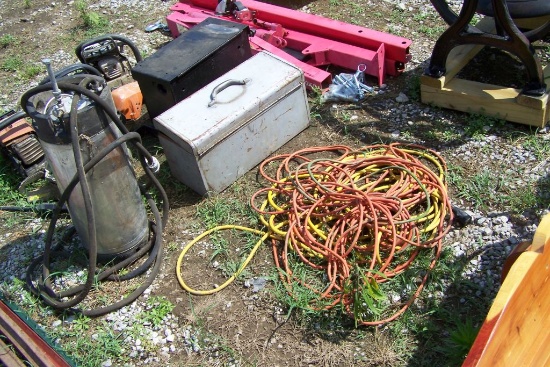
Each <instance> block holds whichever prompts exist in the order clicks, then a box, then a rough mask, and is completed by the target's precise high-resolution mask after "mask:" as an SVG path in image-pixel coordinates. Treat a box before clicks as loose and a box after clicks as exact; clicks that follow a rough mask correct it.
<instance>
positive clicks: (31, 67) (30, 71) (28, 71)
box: [20, 64, 43, 80]
mask: <svg viewBox="0 0 550 367" xmlns="http://www.w3.org/2000/svg"><path fill="white" fill-rule="evenodd" d="M42 71H43V68H42V67H41V66H40V65H37V64H25V65H24V66H23V68H22V69H21V74H20V75H21V78H22V79H24V80H31V79H33V78H34V77H36V76H38V75H39V74H40V73H41V72H42Z"/></svg>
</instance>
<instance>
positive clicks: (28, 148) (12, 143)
mask: <svg viewBox="0 0 550 367" xmlns="http://www.w3.org/2000/svg"><path fill="white" fill-rule="evenodd" d="M25 116H26V114H25V113H22V112H18V113H16V112H14V111H9V112H7V113H5V114H3V115H2V116H0V149H1V150H2V152H3V153H4V154H5V156H6V157H7V158H8V159H9V160H10V161H11V162H12V164H13V165H14V166H15V168H16V170H17V171H18V172H19V173H20V174H21V175H22V176H23V177H26V178H29V177H34V176H37V175H38V176H43V172H44V169H45V167H46V161H45V159H44V151H43V150H42V147H41V146H40V142H39V141H38V139H37V137H36V134H35V132H34V129H33V128H32V126H31V125H30V124H29V123H28V122H27V120H26V119H25Z"/></svg>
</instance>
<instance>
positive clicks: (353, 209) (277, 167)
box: [251, 144, 452, 325]
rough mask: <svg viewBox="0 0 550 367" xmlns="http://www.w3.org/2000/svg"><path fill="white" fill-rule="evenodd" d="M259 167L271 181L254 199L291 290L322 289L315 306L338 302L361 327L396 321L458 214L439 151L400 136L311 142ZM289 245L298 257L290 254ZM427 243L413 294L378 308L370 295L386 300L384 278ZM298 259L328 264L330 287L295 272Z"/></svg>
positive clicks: (418, 289)
mask: <svg viewBox="0 0 550 367" xmlns="http://www.w3.org/2000/svg"><path fill="white" fill-rule="evenodd" d="M327 155H332V156H336V158H327V157H326V156H327ZM430 167H431V168H430ZM434 171H435V172H434ZM268 172H271V173H272V174H269V173H268ZM260 174H261V175H262V176H263V177H264V178H265V179H266V180H267V181H269V182H270V183H271V186H270V187H268V188H264V189H261V190H259V191H258V192H257V193H256V194H255V195H254V196H253V197H252V199H251V202H252V206H253V207H254V209H255V210H256V211H257V212H258V213H260V214H261V220H262V222H263V223H264V225H266V226H267V227H268V228H269V231H270V233H271V237H272V243H273V245H272V246H273V257H274V259H275V264H276V266H277V267H278V269H279V274H280V278H281V280H282V281H283V282H284V283H285V284H286V288H287V291H288V292H289V294H290V295H291V296H295V295H294V294H293V284H296V283H298V284H300V285H301V286H303V287H307V288H309V289H311V290H313V291H314V292H316V293H317V294H318V300H317V301H316V302H315V304H311V308H312V309H314V310H323V309H330V308H332V307H335V306H337V305H342V306H343V308H344V310H345V312H347V313H348V314H349V315H350V316H352V317H354V318H355V321H356V324H362V325H379V324H383V323H386V322H389V321H391V320H394V319H395V318H397V317H398V316H399V315H401V314H402V313H403V312H405V310H406V309H407V308H408V307H409V306H410V305H411V304H412V303H413V302H414V300H415V299H416V298H417V297H418V295H419V294H420V292H421V291H422V289H423V287H424V285H425V284H426V281H427V279H428V276H429V273H430V270H432V269H433V267H434V266H435V264H436V261H437V259H438V258H439V255H440V253H441V246H442V238H443V236H444V235H445V234H446V233H447V232H448V230H449V228H450V224H451V222H452V210H451V205H450V201H449V198H448V196H447V189H446V184H445V176H446V165H445V162H444V160H443V159H442V157H441V156H440V155H439V154H437V153H436V152H434V151H432V150H428V149H426V148H424V147H421V146H418V145H404V144H391V145H372V146H366V147H364V148H362V149H361V150H360V151H353V150H352V149H351V148H349V147H346V146H328V147H314V148H308V149H303V150H300V151H297V152H295V153H293V154H286V155H279V156H275V157H272V158H269V159H267V160H266V161H264V162H263V163H262V164H261V166H260ZM291 251H292V252H294V253H295V254H296V255H297V257H298V258H299V260H298V261H294V262H292V261H291V259H292V258H296V256H289V253H290V252H291ZM422 251H431V253H432V255H431V260H430V262H429V264H428V265H427V268H426V269H425V271H424V274H423V276H422V278H421V280H420V281H419V282H418V283H415V284H413V286H416V290H415V291H414V292H413V293H412V295H411V296H410V298H409V299H408V301H406V302H404V303H400V304H398V305H395V304H393V305H392V304H390V302H389V301H387V300H386V301H385V302H386V304H385V305H384V308H385V309H390V310H391V312H389V313H388V312H383V314H382V313H377V312H375V309H376V307H373V305H374V303H375V302H383V301H382V300H384V296H383V293H381V292H380V288H379V284H381V283H383V282H386V281H388V280H390V279H392V278H393V277H395V276H396V275H398V274H401V273H402V272H404V271H405V270H406V269H408V268H409V267H410V266H411V264H412V263H413V261H414V260H415V259H416V258H417V256H418V255H419V254H420V252H422ZM300 262H301V264H299V263H300ZM302 264H305V265H307V266H309V267H311V268H313V269H315V270H317V271H318V272H319V271H322V272H323V278H324V279H325V280H326V282H327V283H328V285H322V286H319V285H318V282H317V283H316V284H317V287H315V285H314V284H313V283H314V282H313V281H312V282H308V279H303V278H297V277H296V276H294V274H295V271H293V267H296V266H302ZM294 269H295V268H294ZM369 310H370V312H369Z"/></svg>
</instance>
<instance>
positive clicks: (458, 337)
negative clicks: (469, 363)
mask: <svg viewBox="0 0 550 367" xmlns="http://www.w3.org/2000/svg"><path fill="white" fill-rule="evenodd" d="M478 332H479V328H478V327H475V326H474V325H473V323H472V320H471V319H467V320H466V322H464V323H463V322H460V321H457V322H456V326H455V328H454V329H453V330H452V331H451V333H450V335H449V337H448V338H446V339H445V340H444V342H443V345H442V352H443V353H444V354H445V355H447V356H448V358H449V360H448V362H447V363H448V365H449V366H460V365H461V364H462V362H464V359H465V358H466V355H467V354H468V352H469V351H470V348H471V347H472V345H473V344H474V341H475V339H476V337H477V333H478Z"/></svg>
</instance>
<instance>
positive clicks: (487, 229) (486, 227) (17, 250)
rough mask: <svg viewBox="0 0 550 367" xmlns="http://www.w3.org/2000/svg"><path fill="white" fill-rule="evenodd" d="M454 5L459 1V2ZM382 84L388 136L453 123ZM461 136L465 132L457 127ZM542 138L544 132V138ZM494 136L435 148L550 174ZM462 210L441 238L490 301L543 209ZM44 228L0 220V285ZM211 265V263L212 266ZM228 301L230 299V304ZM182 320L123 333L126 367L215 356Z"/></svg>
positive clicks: (130, 314)
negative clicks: (421, 124) (425, 124)
mask: <svg viewBox="0 0 550 367" xmlns="http://www.w3.org/2000/svg"><path fill="white" fill-rule="evenodd" d="M384 1H385V2H387V3H392V4H395V6H396V7H397V8H399V9H401V10H402V11H419V10H418V9H420V10H422V9H427V8H430V7H431V5H430V4H429V1H428V0H414V1H389V0H384ZM71 3H72V2H69V3H68V4H69V5H70V4H71ZM370 3H372V1H370ZM456 3H461V2H459V1H457V2H456ZM169 5H170V4H168V3H165V2H159V1H153V0H149V1H144V0H101V1H100V2H99V3H97V4H96V6H97V9H98V10H100V11H103V12H116V11H117V9H118V8H119V7H121V6H132V7H139V8H140V9H142V11H144V12H147V11H151V10H152V9H157V10H158V7H159V6H161V7H163V8H164V9H165V10H166V14H167V13H168V7H169ZM52 6H55V5H52ZM68 8H69V7H68ZM304 11H308V8H307V7H306V8H304ZM37 12H38V11H37ZM64 16H74V14H71V11H70V10H69V11H68V13H66V14H65V15H64ZM120 22H121V24H123V25H125V27H126V28H127V29H128V30H129V31H130V32H129V35H130V38H131V39H132V40H133V41H135V42H136V43H137V44H138V45H139V47H140V49H141V50H143V51H144V53H146V54H148V53H151V52H153V51H154V48H155V47H156V46H157V45H158V44H160V43H162V42H165V41H166V37H165V36H163V35H161V34H160V33H157V34H154V35H151V34H145V33H144V32H143V31H141V30H136V29H132V27H130V26H131V25H132V24H131V23H132V22H131V20H130V19H126V18H125V17H121V19H120ZM126 23H127V24H126ZM2 25H3V23H2V22H1V19H0V26H2ZM431 46H432V44H431V43H429V42H422V41H419V42H413V45H412V46H411V54H412V56H413V57H412V60H411V62H410V64H409V65H408V68H417V67H423V66H426V65H425V63H426V60H428V59H429V57H430V54H431ZM50 58H51V59H52V60H53V62H54V63H55V64H56V65H57V66H58V67H61V66H65V65H69V64H72V63H74V62H76V61H77V60H76V58H75V57H74V55H73V54H71V53H70V52H67V51H65V50H59V51H57V52H56V53H54V54H52V55H50ZM32 84H33V83H30V84H29V85H20V86H17V88H15V90H13V91H7V90H5V89H4V90H3V91H2V95H0V107H2V108H4V109H7V108H13V107H14V106H16V104H17V99H18V98H19V96H20V95H21V93H22V92H23V91H25V90H27V89H28V88H29V87H30V86H31V85H32ZM387 84H388V85H384V86H382V87H380V88H378V87H376V88H375V90H376V93H377V94H379V95H383V94H386V93H390V92H392V95H395V94H396V95H397V97H392V98H388V99H384V100H378V101H377V102H375V103H373V104H372V105H371V107H372V108H373V109H374V110H375V111H377V112H379V113H380V115H381V118H383V119H385V120H387V121H390V122H391V123H389V124H388V131H387V133H389V134H391V135H392V136H393V137H395V138H402V139H405V140H406V139H407V136H405V135H403V133H402V131H404V129H405V128H406V127H410V126H412V125H414V124H415V122H414V121H416V120H417V118H418V117H422V118H424V119H427V120H431V121H434V120H439V121H443V122H445V121H447V122H448V124H449V126H450V127H451V124H452V122H451V121H450V120H448V114H447V113H446V112H445V111H441V110H437V109H433V108H430V107H427V106H425V105H421V104H418V103H416V102H414V101H411V98H410V97H409V96H408V95H407V94H408V92H407V91H406V90H401V91H393V90H392V86H391V83H390V82H388V83H387ZM395 92H396V93H395ZM339 108H341V106H340V105H338V104H335V105H334V106H333V109H339ZM355 118H357V117H355ZM458 133H463V132H460V131H458ZM547 138H548V137H543V136H541V139H547ZM497 140H498V139H497V137H496V136H494V135H487V136H484V137H482V138H481V139H480V140H475V141H474V140H472V141H469V142H467V143H465V144H462V145H459V146H456V147H453V150H449V149H448V148H447V147H445V146H444V145H443V144H442V145H441V147H440V148H441V149H442V150H446V151H447V152H446V154H448V155H449V156H452V157H455V158H456V159H460V160H462V161H464V162H471V164H473V165H479V164H485V163H488V162H490V161H491V162H494V161H498V162H499V163H500V164H501V166H503V167H521V166H528V167H530V168H529V169H528V170H527V171H526V172H521V173H522V174H515V175H514V181H513V182H512V185H516V187H520V186H521V185H526V184H528V183H529V182H536V181H537V180H539V179H542V178H544V177H545V176H546V175H548V172H550V163H549V161H548V160H545V161H541V162H538V161H537V157H536V156H535V154H534V153H533V152H531V151H529V150H526V149H525V148H523V147H521V146H515V145H513V144H499V146H498V149H489V151H490V152H489V153H488V154H485V155H482V154H479V151H480V150H482V149H483V148H484V147H491V146H494V145H495V144H497ZM420 143H421V142H420ZM513 170H515V168H513ZM458 204H462V203H458ZM467 212H468V214H469V215H470V216H471V217H472V223H471V224H469V225H467V226H465V227H463V228H458V227H455V228H454V229H453V230H452V231H451V232H450V233H449V234H448V236H447V237H446V240H445V243H446V245H447V246H450V247H451V248H452V251H453V253H454V255H455V256H456V257H457V258H465V259H467V260H468V261H467V263H466V266H465V267H464V269H463V273H462V276H463V277H464V278H465V279H469V280H471V281H472V282H474V283H475V284H477V285H478V288H477V290H475V291H473V290H472V292H475V294H476V296H479V297H481V296H483V297H485V298H487V299H492V298H493V297H494V296H495V295H496V292H497V291H498V283H499V281H500V273H501V270H502V265H503V263H504V261H505V260H506V257H507V256H508V255H509V254H510V252H511V251H512V250H513V249H514V247H515V246H517V245H518V244H519V243H521V242H523V241H529V240H531V239H532V237H533V234H534V232H535V230H536V227H537V225H538V223H539V221H540V217H541V216H542V215H543V214H545V213H544V212H542V213H524V214H523V215H521V216H520V217H521V218H520V220H517V218H516V219H515V220H512V219H511V214H510V213H506V212H489V213H483V212H480V211H474V210H468V211H467ZM43 225H44V221H43V220H42V219H33V220H32V221H30V222H28V223H27V225H26V228H25V230H24V231H12V230H11V229H10V227H9V226H8V225H7V224H5V223H3V224H2V234H1V235H0V248H4V247H5V248H9V250H8V251H3V252H2V255H1V256H2V258H0V260H1V262H2V266H1V267H0V283H1V284H3V285H2V287H8V288H9V287H10V286H9V284H11V283H13V281H14V279H16V278H18V279H24V276H25V271H26V268H27V266H28V265H29V263H30V260H31V259H32V258H34V257H36V256H38V255H40V254H41V252H42V250H43V240H44V230H43V229H42V228H43ZM213 266H215V265H214V264H213ZM74 270H75V271H74V272H73V273H71V274H72V275H71V274H69V275H68V276H67V277H66V279H65V281H66V282H68V283H72V282H74V283H76V282H78V281H79V276H80V277H81V276H82V272H80V273H79V271H81V270H78V269H74ZM162 273H163V274H172V269H163V271H162ZM169 276H171V275H169ZM162 282H163V280H162V278H159V279H157V280H156V281H155V283H154V284H153V285H152V286H151V287H150V288H149V289H148V290H147V291H146V292H145V294H144V295H143V297H141V298H140V299H139V300H138V301H136V302H134V303H132V304H131V305H129V306H127V307H124V308H122V309H120V310H118V311H116V312H113V313H111V314H109V315H107V316H106V317H105V321H106V322H107V323H108V325H109V326H110V327H111V328H112V330H115V331H117V332H124V331H125V330H129V329H130V328H132V327H133V326H134V325H135V324H136V322H137V321H136V317H137V315H139V314H140V313H142V312H144V310H146V309H147V304H146V302H147V299H148V297H149V295H150V294H151V292H153V291H154V290H155V289H158V288H159V287H161V286H162ZM264 285H265V279H263V278H258V279H251V280H250V281H247V282H246V283H245V286H246V287H253V289H254V290H255V291H256V290H260V289H261V288H263V286H264ZM436 296H437V295H436ZM439 296H441V295H439ZM21 297H23V296H21ZM397 297H398V296H397ZM461 302H466V299H465V298H462V299H461ZM230 306H231V305H230V304H229V306H228V307H230ZM64 322H66V323H70V322H74V320H65V321H63V320H61V319H58V320H53V321H52V322H51V324H50V325H48V326H45V327H47V328H52V329H56V328H59V327H63V325H64ZM181 324H182V320H181V319H180V318H179V317H178V316H177V315H176V314H175V313H170V314H168V316H166V318H165V319H164V320H163V321H162V322H161V323H160V324H159V325H157V326H153V325H151V324H149V325H148V324H147V323H145V324H143V325H142V326H143V327H142V328H141V333H140V334H139V335H137V336H136V335H130V334H126V333H124V334H123V335H128V336H126V339H125V341H126V343H127V348H126V350H125V353H126V355H127V356H128V357H129V358H130V362H129V363H128V365H148V364H150V363H153V362H159V361H163V360H168V359H169V358H170V356H171V355H174V354H177V353H180V352H182V351H184V352H185V353H188V354H191V353H206V352H211V353H212V355H213V356H215V355H216V353H217V352H216V350H217V348H218V347H217V344H216V343H217V342H216V340H215V339H214V338H212V339H210V340H209V342H208V338H207V339H206V343H205V340H204V335H203V334H202V331H201V330H199V329H196V328H194V327H192V326H190V325H187V326H185V327H182V326H181ZM91 337H92V338H98V337H99V335H98V334H93V335H92V336H91ZM201 339H202V341H201ZM205 345H209V347H206V348H210V350H209V351H205V350H202V349H203V348H205ZM230 364H231V363H230ZM112 365H113V361H112V360H110V359H109V360H105V361H104V362H103V363H102V366H104V367H108V366H112Z"/></svg>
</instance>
